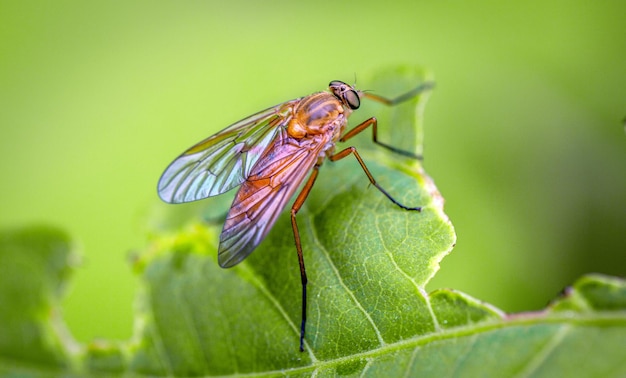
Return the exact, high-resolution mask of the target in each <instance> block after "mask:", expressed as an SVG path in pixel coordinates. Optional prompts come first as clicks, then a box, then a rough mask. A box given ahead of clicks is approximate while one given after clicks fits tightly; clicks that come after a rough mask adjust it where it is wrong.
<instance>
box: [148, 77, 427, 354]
mask: <svg viewBox="0 0 626 378" xmlns="http://www.w3.org/2000/svg"><path fill="white" fill-rule="evenodd" d="M428 87H430V85H429V84H424V85H422V86H420V87H417V88H415V89H414V90H412V91H410V92H408V93H406V94H404V95H402V96H400V97H398V98H396V99H394V100H389V99H386V98H383V97H379V96H376V95H373V94H370V93H365V92H361V91H358V90H356V89H355V88H354V87H352V86H350V85H348V84H346V83H343V82H341V81H332V82H330V85H329V92H318V93H314V94H312V95H309V96H306V97H301V98H298V99H295V100H292V101H288V102H285V103H282V104H279V105H276V106H273V107H271V108H268V109H266V110H263V111H261V112H259V113H257V114H254V115H252V116H250V117H248V118H246V119H243V120H241V121H239V122H237V123H235V124H233V125H231V126H229V127H227V128H226V129H224V130H222V131H221V132H219V133H217V134H215V135H213V136H211V137H209V138H207V139H205V140H204V141H202V142H200V143H198V144H196V145H195V146H193V147H191V148H190V149H188V150H187V151H185V152H184V153H183V154H182V155H181V156H179V157H178V158H177V159H175V160H174V161H173V162H172V163H171V164H170V165H169V166H168V167H167V169H166V170H165V172H164V173H163V175H162V176H161V179H160V180H159V184H158V193H159V196H160V197H161V199H163V200H164V201H165V202H169V203H182V202H190V201H195V200H200V199H203V198H206V197H211V196H215V195H218V194H222V193H224V192H226V191H228V190H230V189H232V188H234V187H236V186H241V187H240V188H239V191H238V192H237V194H236V196H235V199H234V201H233V203H232V205H231V208H230V211H229V212H228V215H227V216H226V221H225V223H224V227H223V229H222V233H221V235H220V244H219V249H218V262H219V264H220V266H221V267H223V268H228V267H231V266H234V265H236V264H238V263H239V262H241V261H242V260H243V259H245V258H246V257H247V256H248V255H249V254H250V253H252V251H253V250H254V249H255V248H256V247H257V246H258V245H259V243H261V241H262V240H263V239H264V238H265V236H266V235H267V233H268V232H269V230H270V229H271V228H272V226H273V225H274V223H275V222H276V219H277V218H278V215H279V214H280V213H281V211H282V210H283V209H284V208H285V206H286V205H287V202H288V201H289V200H290V199H291V197H292V196H293V195H294V193H295V192H296V190H297V189H298V187H299V186H300V184H301V183H302V182H304V181H305V178H306V176H307V174H309V173H310V175H309V177H308V179H307V181H306V183H305V184H304V186H303V188H302V190H301V191H300V193H299V194H298V196H297V197H296V199H295V201H294V204H293V205H292V208H291V224H292V227H293V233H294V238H295V243H296V250H297V252H298V262H299V265H300V275H301V280H302V322H301V327H300V350H301V351H303V350H304V333H305V324H306V285H307V277H306V270H305V266H304V259H303V255H302V246H301V243H300V234H299V231H298V225H297V222H296V214H297V213H298V210H300V208H301V207H302V205H303V203H304V201H305V199H306V197H307V196H308V194H309V192H310V191H311V188H312V187H313V184H314V182H315V179H316V178H317V174H318V170H319V167H320V165H321V164H322V162H323V161H324V159H325V158H326V157H328V158H329V159H330V160H331V161H336V160H339V159H342V158H344V157H346V156H348V155H350V154H353V155H354V156H355V157H356V159H357V160H358V162H359V164H360V165H361V167H362V168H363V170H364V172H365V174H366V175H367V177H368V179H369V181H370V182H371V183H372V184H373V185H374V186H375V187H376V188H377V189H378V190H380V191H381V192H382V193H383V194H384V195H386V196H387V197H388V198H389V199H390V200H391V201H392V202H393V203H394V204H396V205H397V206H399V207H401V208H403V209H405V210H414V211H420V210H421V208H420V207H406V206H404V205H402V204H400V203H399V202H397V201H396V200H395V199H393V197H391V195H389V194H388V193H387V192H386V191H385V190H384V189H383V188H382V187H380V186H379V185H378V183H377V182H376V180H374V177H373V176H372V175H371V173H370V172H369V170H368V169H367V167H366V166H365V163H364V162H363V160H362V159H361V157H360V155H359V154H358V152H357V150H356V148H354V147H348V148H346V149H343V150H341V151H340V152H337V153H335V143H336V142H337V141H341V142H343V141H345V140H347V139H349V138H351V137H353V136H355V135H356V134H358V133H360V132H361V131H363V130H364V129H366V128H367V127H369V126H372V131H373V140H374V142H375V143H378V144H379V145H382V146H383V147H385V148H388V149H390V150H392V151H394V152H397V153H401V154H404V155H409V156H414V157H416V158H419V157H417V156H415V155H414V154H412V153H410V152H406V151H402V150H397V149H395V148H393V147H391V146H389V145H386V144H384V143H382V142H379V141H378V140H377V137H376V126H377V123H376V119H375V118H370V119H368V120H366V121H365V122H363V123H361V124H359V125H357V126H356V127H355V128H353V129H352V130H350V131H348V132H347V133H344V131H345V128H346V125H347V123H348V117H349V116H350V114H351V113H352V112H353V111H354V110H356V109H358V108H359V106H360V103H361V98H363V97H366V98H369V99H372V100H374V101H379V102H382V103H384V104H387V105H395V104H397V103H399V102H402V101H405V100H407V99H410V98H412V97H414V96H416V95H417V94H418V93H419V92H421V91H422V90H424V89H426V88H428Z"/></svg>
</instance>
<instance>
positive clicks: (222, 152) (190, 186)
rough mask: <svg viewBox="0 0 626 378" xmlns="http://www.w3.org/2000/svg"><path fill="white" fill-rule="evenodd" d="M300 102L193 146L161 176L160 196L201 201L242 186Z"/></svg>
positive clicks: (265, 112) (172, 200)
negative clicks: (294, 107)
mask: <svg viewBox="0 0 626 378" xmlns="http://www.w3.org/2000/svg"><path fill="white" fill-rule="evenodd" d="M298 101H300V99H296V100H292V101H288V102H285V103H282V104H279V105H276V106H273V107H271V108H268V109H265V110H263V111H261V112H259V113H256V114H254V115H252V116H250V117H248V118H245V119H243V120H241V121H239V122H237V123H234V124H232V125H230V126H229V127H227V128H226V129H224V130H222V131H220V132H218V133H217V134H215V135H213V136H211V137H209V138H207V139H205V140H203V141H202V142H200V143H198V144H196V145H194V146H193V147H191V148H189V149H188V150H187V151H185V152H184V153H183V154H182V155H180V156H179V157H178V158H176V160H174V161H173V162H172V163H171V164H170V165H169V166H168V167H167V169H166V170H165V172H164V173H163V175H162V176H161V178H160V180H159V184H158V193H159V196H160V197H161V199H163V200H164V201H166V202H169V203H182V202H191V201H196V200H200V199H203V198H206V197H212V196H216V195H218V194H222V193H224V192H226V191H228V190H230V189H232V188H234V187H236V186H238V185H240V184H241V183H243V182H244V181H245V180H246V178H247V177H248V175H249V174H250V172H251V171H252V169H253V167H254V165H255V164H256V163H257V161H258V160H259V158H260V157H261V156H262V155H263V153H264V151H265V150H266V149H267V148H268V147H269V146H270V145H271V144H272V142H273V141H274V139H275V138H276V135H277V134H278V131H279V130H280V129H281V128H282V127H285V125H286V122H288V120H289V118H290V117H291V112H292V109H293V106H294V105H295V104H296V103H297V102H298Z"/></svg>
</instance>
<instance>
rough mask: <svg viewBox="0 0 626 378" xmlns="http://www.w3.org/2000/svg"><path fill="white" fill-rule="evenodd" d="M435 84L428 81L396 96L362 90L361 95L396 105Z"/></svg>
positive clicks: (389, 104) (388, 104)
mask: <svg viewBox="0 0 626 378" xmlns="http://www.w3.org/2000/svg"><path fill="white" fill-rule="evenodd" d="M434 86H435V83H433V82H430V81H427V82H425V83H422V84H420V85H419V86H417V87H415V88H413V89H411V90H410V91H408V92H406V93H404V94H401V95H400V96H398V97H396V98H386V97H383V96H379V95H376V94H373V93H370V92H361V93H359V94H360V96H361V97H366V98H369V99H370V100H374V101H377V102H380V103H382V104H385V105H387V106H395V105H398V104H400V103H402V102H404V101H407V100H410V99H412V98H413V97H415V96H417V95H418V94H420V93H422V92H424V91H427V90H429V89H432V88H433V87H434Z"/></svg>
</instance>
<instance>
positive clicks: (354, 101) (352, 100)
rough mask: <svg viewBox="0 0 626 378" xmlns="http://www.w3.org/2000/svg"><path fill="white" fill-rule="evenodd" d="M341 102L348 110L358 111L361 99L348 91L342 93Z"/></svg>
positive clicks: (352, 91) (354, 92)
mask: <svg viewBox="0 0 626 378" xmlns="http://www.w3.org/2000/svg"><path fill="white" fill-rule="evenodd" d="M343 100H344V101H345V102H346V103H347V104H348V106H349V107H350V109H353V110H354V109H358V108H359V106H361V99H360V98H359V94H358V93H356V91H354V90H352V89H350V90H347V91H346V92H344V93H343Z"/></svg>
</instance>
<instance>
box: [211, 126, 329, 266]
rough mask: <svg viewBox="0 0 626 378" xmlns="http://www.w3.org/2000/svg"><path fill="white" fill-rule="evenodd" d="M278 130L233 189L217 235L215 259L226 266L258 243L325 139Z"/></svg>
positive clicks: (230, 264) (308, 167) (308, 169)
mask: <svg viewBox="0 0 626 378" xmlns="http://www.w3.org/2000/svg"><path fill="white" fill-rule="evenodd" d="M285 134H286V133H285V132H281V133H280V134H279V136H278V137H277V139H276V142H275V143H274V144H273V145H272V147H271V148H270V149H269V150H268V151H267V152H266V154H265V155H264V156H263V158H262V159H261V160H260V161H259V162H258V164H257V165H256V166H255V167H254V170H253V171H252V173H251V175H250V176H249V177H248V179H247V180H246V182H244V183H243V184H242V186H241V188H240V189H239V192H237V196H236V197H235V200H234V201H233V204H232V206H231V208H230V211H229V213H228V215H227V216H226V222H225V223H224V228H223V229H222V234H221V235H220V246H219V250H218V252H217V259H218V262H219V264H220V266H221V267H223V268H227V267H231V266H233V265H236V264H238V263H239V262H241V261H242V260H243V259H245V258H246V257H247V256H248V255H249V254H250V253H252V251H253V250H254V249H255V248H256V247H257V246H258V245H259V243H261V241H262V240H263V239H264V238H265V236H266V235H267V233H268V232H269V230H270V229H271V228H272V226H273V225H274V223H275V222H276V219H277V218H278V216H279V215H280V213H281V212H282V210H283V209H284V208H285V206H286V205H287V202H289V199H290V198H291V197H292V196H293V194H294V193H295V191H296V190H297V189H298V187H299V186H300V184H301V183H302V181H303V180H304V179H305V178H306V176H307V174H308V173H309V172H310V171H311V169H312V168H313V166H314V165H315V163H316V162H317V158H318V156H319V153H320V151H321V150H322V148H323V147H324V145H326V143H327V140H320V141H315V142H314V143H310V141H303V142H299V141H296V140H294V139H292V138H289V137H286V136H284V135H285Z"/></svg>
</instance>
